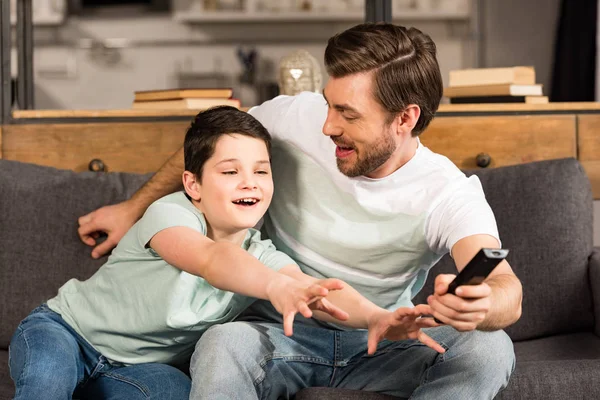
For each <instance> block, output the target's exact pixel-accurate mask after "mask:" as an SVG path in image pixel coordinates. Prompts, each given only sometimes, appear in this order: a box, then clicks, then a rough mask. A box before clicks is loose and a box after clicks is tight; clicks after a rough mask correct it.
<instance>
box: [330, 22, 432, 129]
mask: <svg viewBox="0 0 600 400" xmlns="http://www.w3.org/2000/svg"><path fill="white" fill-rule="evenodd" d="M325 67H326V69H327V73H328V74H329V75H330V76H331V77H333V78H341V77H344V76H348V75H352V74H356V73H360V72H370V71H373V72H374V75H373V81H374V85H373V96H374V97H375V100H376V101H377V102H378V103H379V104H381V106H383V108H384V109H385V110H386V111H387V113H388V114H389V118H388V121H386V122H388V123H391V121H392V120H393V119H394V118H395V117H396V115H398V113H400V112H402V111H404V109H406V107H407V106H408V105H409V104H416V105H418V106H419V107H420V108H421V115H420V117H419V120H418V121H417V123H416V125H415V127H414V129H413V131H412V135H413V136H418V135H419V134H420V133H422V132H423V131H424V130H425V128H427V125H429V122H431V120H432V119H433V116H434V114H435V112H436V111H437V109H438V106H439V104H440V100H441V98H442V93H443V84H442V76H441V73H440V67H439V65H438V62H437V58H436V47H435V43H434V42H433V40H431V38H430V37H429V36H428V35H426V34H424V33H423V32H421V31H420V30H418V29H415V28H408V29H407V28H405V27H403V26H397V25H392V24H385V23H376V24H373V23H368V24H360V25H357V26H355V27H353V28H350V29H348V30H346V31H344V32H342V33H339V34H337V35H335V36H333V37H332V38H330V39H329V42H328V43H327V48H326V49H325Z"/></svg>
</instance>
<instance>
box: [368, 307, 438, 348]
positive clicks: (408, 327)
mask: <svg viewBox="0 0 600 400" xmlns="http://www.w3.org/2000/svg"><path fill="white" fill-rule="evenodd" d="M431 313H432V309H431V307H430V306H428V305H427V304H419V305H417V306H415V307H400V308H398V309H396V310H394V311H388V310H383V309H382V310H381V311H379V312H376V313H373V315H371V316H370V317H369V339H368V353H369V354H373V353H375V351H376V350H377V344H378V343H379V342H381V341H382V340H384V339H387V340H394V341H395V340H406V339H417V340H419V341H420V342H421V343H423V344H424V345H426V346H428V347H431V348H432V349H433V350H435V351H437V352H438V353H444V352H445V351H446V350H445V349H444V348H443V347H442V346H441V345H440V344H439V343H437V342H436V341H435V340H433V339H432V338H431V337H430V336H429V335H427V334H426V333H425V332H423V331H422V330H421V329H422V328H433V327H436V326H439V324H437V323H436V322H435V321H434V320H433V318H431V317H424V316H425V315H431Z"/></svg>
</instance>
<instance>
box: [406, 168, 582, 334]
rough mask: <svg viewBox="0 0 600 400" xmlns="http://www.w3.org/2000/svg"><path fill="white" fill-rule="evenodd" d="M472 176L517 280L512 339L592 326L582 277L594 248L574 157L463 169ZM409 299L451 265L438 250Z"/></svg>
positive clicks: (428, 289) (429, 287)
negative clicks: (518, 304) (517, 314)
mask: <svg viewBox="0 0 600 400" xmlns="http://www.w3.org/2000/svg"><path fill="white" fill-rule="evenodd" d="M473 173H475V174H476V175H478V176H479V178H480V179H481V182H482V184H483V188H484V191H485V194H486V198H487V200H488V202H489V203H490V206H491V207H492V210H493V211H494V214H495V216H496V220H497V222H498V229H499V231H500V239H501V240H502V245H503V247H505V248H509V249H510V250H511V252H510V254H509V256H508V261H509V263H510V264H511V266H512V267H513V269H514V271H515V273H516V274H517V276H518V277H519V278H520V279H521V282H522V283H523V317H522V318H521V319H520V320H519V321H518V322H517V323H516V324H514V325H512V326H510V327H509V328H508V329H507V330H506V331H507V333H508V334H509V335H510V337H511V338H512V339H513V340H514V341H519V340H526V339H531V338H536V337H543V336H548V335H552V334H559V333H565V332H575V331H581V330H591V329H592V327H593V326H594V315H593V312H592V297H591V293H590V285H589V279H588V257H589V256H590V254H591V253H592V249H593V233H592V231H593V206H592V201H593V200H592V192H591V187H590V183H589V180H588V178H587V175H586V174H585V172H584V171H583V169H582V167H581V165H580V164H579V163H578V162H577V160H575V159H563V160H551V161H542V162H536V163H530V164H523V165H518V166H512V167H504V168H496V169H490V170H485V169H484V170H478V171H476V172H467V174H473ZM434 268H435V269H434V271H433V273H432V274H430V277H429V279H428V282H427V284H426V286H425V287H424V289H423V290H422V291H421V293H419V294H418V295H417V297H416V298H415V301H417V302H422V301H424V299H425V298H426V296H427V295H428V294H430V293H431V292H432V289H433V284H432V283H433V282H432V277H433V276H435V275H436V274H437V273H438V272H450V271H455V268H454V267H453V264H452V260H451V259H450V257H448V256H445V257H444V258H443V259H442V260H441V261H440V263H439V264H438V265H437V266H436V267H434Z"/></svg>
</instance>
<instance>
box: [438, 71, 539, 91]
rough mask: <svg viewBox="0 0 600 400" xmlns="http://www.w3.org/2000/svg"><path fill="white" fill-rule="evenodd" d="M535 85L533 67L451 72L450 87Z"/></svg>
mask: <svg viewBox="0 0 600 400" xmlns="http://www.w3.org/2000/svg"><path fill="white" fill-rule="evenodd" d="M511 83H512V84H517V85H533V84H535V69H534V68H533V67H507V68H472V69H459V70H454V71H450V80H449V86H451V87H452V86H475V85H499V84H511Z"/></svg>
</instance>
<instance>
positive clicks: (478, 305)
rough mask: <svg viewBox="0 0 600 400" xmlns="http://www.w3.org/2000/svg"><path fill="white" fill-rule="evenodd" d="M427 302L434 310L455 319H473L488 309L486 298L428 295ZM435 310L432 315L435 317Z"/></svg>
mask: <svg viewBox="0 0 600 400" xmlns="http://www.w3.org/2000/svg"><path fill="white" fill-rule="evenodd" d="M427 302H428V303H429V304H430V305H431V307H432V309H433V310H435V312H437V313H439V314H443V315H445V316H446V317H448V318H451V319H453V320H456V321H474V320H477V319H479V317H478V314H480V313H487V311H488V310H489V305H488V304H489V302H488V301H487V300H486V299H479V300H465V299H462V298H460V297H456V296H453V298H444V299H441V298H439V297H436V296H429V297H428V298H427ZM435 312H434V314H433V315H434V316H435V317H437V316H438V314H435ZM438 319H439V318H438Z"/></svg>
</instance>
